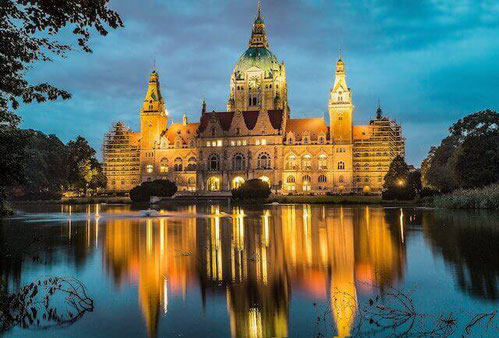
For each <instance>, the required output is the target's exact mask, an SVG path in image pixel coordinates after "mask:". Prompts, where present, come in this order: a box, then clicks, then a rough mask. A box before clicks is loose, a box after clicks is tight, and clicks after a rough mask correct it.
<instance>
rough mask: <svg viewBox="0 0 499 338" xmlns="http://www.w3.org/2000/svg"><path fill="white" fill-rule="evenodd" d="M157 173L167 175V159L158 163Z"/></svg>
mask: <svg viewBox="0 0 499 338" xmlns="http://www.w3.org/2000/svg"><path fill="white" fill-rule="evenodd" d="M159 172H160V173H167V172H168V159H167V158H162V159H161V161H160V162H159Z"/></svg>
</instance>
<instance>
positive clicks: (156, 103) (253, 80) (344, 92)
mask: <svg viewBox="0 0 499 338" xmlns="http://www.w3.org/2000/svg"><path fill="white" fill-rule="evenodd" d="M327 109H328V112H329V124H328V123H326V120H325V119H324V118H323V117H314V118H292V117H291V109H290V107H289V105H288V90H287V79H286V66H285V64H284V62H279V61H278V59H277V57H276V56H275V55H274V54H273V53H272V52H271V51H270V49H269V42H268V38H267V34H266V32H265V23H264V20H263V17H262V15H261V11H260V6H259V8H258V15H257V17H256V19H255V21H254V23H253V29H252V32H251V38H250V40H249V43H248V49H247V50H246V51H245V52H244V53H243V54H242V56H241V57H240V58H239V60H238V61H237V63H236V65H235V67H234V70H233V72H232V74H231V77H230V87H229V97H228V100H227V109H226V111H209V110H208V109H207V105H206V102H205V101H203V103H202V108H201V113H200V115H201V116H200V119H199V122H189V121H188V120H187V117H186V116H185V115H184V117H183V119H182V122H179V123H169V122H168V113H167V110H166V106H165V98H164V97H163V95H162V93H161V88H160V81H159V74H158V73H157V72H156V71H155V70H154V71H153V72H152V73H151V74H150V76H149V83H148V87H147V93H146V95H145V98H144V102H143V105H142V108H141V109H140V131H139V132H134V131H132V130H130V128H128V127H127V126H125V125H124V124H123V123H122V122H118V123H115V124H114V125H113V127H112V128H111V130H110V131H109V133H107V134H106V136H105V140H104V145H103V160H104V171H105V174H106V176H107V189H108V190H109V191H116V192H118V191H128V190H130V189H131V188H133V187H134V186H136V185H138V184H140V183H141V182H144V181H149V180H156V179H169V180H171V181H173V182H175V183H176V184H177V186H178V189H179V190H180V191H193V192H194V191H196V192H198V193H205V192H214V191H229V190H231V189H233V188H237V187H239V186H240V185H241V184H243V183H244V182H245V181H246V180H248V179H253V178H258V179H261V180H263V181H264V182H266V183H268V184H269V185H270V187H271V188H272V190H273V191H274V192H276V193H280V194H290V193H305V194H309V193H315V194H318V193H328V192H329V193H337V194H343V193H380V192H381V189H382V185H383V178H384V176H385V175H386V173H387V172H388V169H389V166H390V163H391V161H392V160H393V158H394V157H395V156H397V155H402V156H404V153H405V141H404V138H403V136H402V131H401V126H400V125H399V124H397V123H396V122H395V121H394V120H391V119H389V118H388V117H385V116H383V114H382V111H381V108H380V107H379V105H378V108H377V112H376V118H375V119H373V120H371V121H370V122H369V124H367V125H353V114H354V105H353V101H352V93H351V90H350V88H349V87H348V85H347V81H346V67H345V63H344V61H343V60H342V59H341V58H339V60H338V61H337V62H336V68H335V77H334V86H333V88H332V89H331V92H330V96H329V101H328V102H327Z"/></svg>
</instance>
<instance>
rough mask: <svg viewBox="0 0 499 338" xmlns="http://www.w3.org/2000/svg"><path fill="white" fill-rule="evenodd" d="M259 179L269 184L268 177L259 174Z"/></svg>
mask: <svg viewBox="0 0 499 338" xmlns="http://www.w3.org/2000/svg"><path fill="white" fill-rule="evenodd" d="M260 180H262V181H263V182H265V183H267V184H268V185H269V186H270V178H268V177H267V176H260Z"/></svg>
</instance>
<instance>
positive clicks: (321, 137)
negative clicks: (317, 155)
mask: <svg viewBox="0 0 499 338" xmlns="http://www.w3.org/2000/svg"><path fill="white" fill-rule="evenodd" d="M324 141H325V138H324V136H319V143H320V144H324Z"/></svg>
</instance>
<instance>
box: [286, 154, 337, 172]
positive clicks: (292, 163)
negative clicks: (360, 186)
mask: <svg viewBox="0 0 499 338" xmlns="http://www.w3.org/2000/svg"><path fill="white" fill-rule="evenodd" d="M317 161H318V168H319V170H325V169H327V167H328V165H327V155H324V154H321V155H319V156H318V157H317ZM284 167H285V168H286V169H287V170H297V169H298V159H297V158H296V156H295V155H289V156H288V157H287V158H286V163H285V166H284ZM336 168H337V169H338V170H345V162H343V161H338V162H337V163H336ZM301 169H303V170H312V156H310V155H308V154H306V155H303V156H302V158H301Z"/></svg>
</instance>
